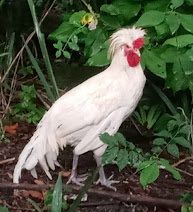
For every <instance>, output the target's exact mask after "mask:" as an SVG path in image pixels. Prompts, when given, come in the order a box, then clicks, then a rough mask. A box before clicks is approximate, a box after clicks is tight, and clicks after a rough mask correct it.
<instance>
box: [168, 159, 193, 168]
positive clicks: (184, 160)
mask: <svg viewBox="0 0 193 212" xmlns="http://www.w3.org/2000/svg"><path fill="white" fill-rule="evenodd" d="M187 160H193V156H189V157H186V158H184V159H182V160H179V161H178V162H176V163H174V164H173V165H172V166H174V167H177V166H179V165H180V164H182V163H184V162H186V161H187Z"/></svg>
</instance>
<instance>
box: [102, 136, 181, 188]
mask: <svg viewBox="0 0 193 212" xmlns="http://www.w3.org/2000/svg"><path fill="white" fill-rule="evenodd" d="M100 139H101V140H102V141H103V142H104V143H105V144H107V145H108V146H107V149H106V151H105V153H104V154H103V158H102V161H103V165H104V164H117V166H118V168H119V171H121V170H122V169H123V168H125V167H126V166H127V165H130V166H132V167H135V168H137V172H139V173H140V183H141V185H142V186H143V187H144V188H145V187H146V186H147V185H148V184H150V183H152V182H154V181H155V180H156V179H157V178H158V177H159V175H160V169H165V170H166V171H168V172H170V173H171V174H172V175H173V177H174V178H175V179H176V180H180V179H181V176H180V174H179V172H178V171H177V170H176V169H175V168H174V167H172V166H171V165H170V164H169V161H168V160H165V159H163V158H158V157H154V156H150V154H148V153H146V154H144V153H143V151H142V150H141V149H139V148H137V147H136V146H135V145H134V144H133V143H131V142H128V141H127V140H126V139H125V138H124V136H123V135H122V134H121V133H116V134H115V135H114V136H110V135H109V134H108V133H104V134H102V135H101V136H100Z"/></svg>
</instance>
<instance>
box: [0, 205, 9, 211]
mask: <svg viewBox="0 0 193 212" xmlns="http://www.w3.org/2000/svg"><path fill="white" fill-rule="evenodd" d="M0 211H1V212H9V210H8V208H7V207H5V206H1V205H0Z"/></svg>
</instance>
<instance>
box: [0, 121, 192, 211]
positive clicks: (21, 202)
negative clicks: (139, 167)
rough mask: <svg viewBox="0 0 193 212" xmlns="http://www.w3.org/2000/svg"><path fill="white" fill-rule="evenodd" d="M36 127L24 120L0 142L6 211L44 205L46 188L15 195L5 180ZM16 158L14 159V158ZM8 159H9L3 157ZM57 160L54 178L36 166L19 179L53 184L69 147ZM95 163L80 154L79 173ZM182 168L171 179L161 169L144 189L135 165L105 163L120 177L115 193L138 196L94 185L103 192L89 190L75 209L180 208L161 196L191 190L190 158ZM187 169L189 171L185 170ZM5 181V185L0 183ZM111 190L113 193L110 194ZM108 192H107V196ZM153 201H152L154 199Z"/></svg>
mask: <svg viewBox="0 0 193 212" xmlns="http://www.w3.org/2000/svg"><path fill="white" fill-rule="evenodd" d="M34 130H35V127H34V126H32V125H29V124H26V123H21V124H19V127H18V129H17V133H16V134H15V135H7V136H8V138H9V140H10V142H9V143H0V184H1V188H0V205H5V206H7V207H8V208H9V211H18V212H19V211H36V210H35V209H34V207H33V206H32V204H31V203H29V201H28V200H27V199H29V198H30V199H32V200H34V201H35V202H37V203H40V204H41V205H43V198H44V195H45V193H46V192H45V190H44V191H43V192H42V191H33V190H26V191H24V190H23V191H22V192H20V193H19V194H17V195H14V192H13V189H9V188H7V187H6V185H7V184H8V183H11V182H12V174H13V170H14V166H15V164H16V162H17V158H18V156H19V154H20V153H21V151H22V149H23V147H24V146H25V144H26V143H27V142H28V141H29V138H30V137H31V135H32V133H33V131H34ZM14 158H15V159H14ZM7 159H10V160H8V161H6V160H7ZM59 162H60V163H61V165H62V166H63V167H64V169H63V170H61V168H57V169H56V170H55V171H52V172H51V174H52V176H53V180H52V181H50V180H49V179H48V178H47V177H46V175H45V174H44V173H43V171H42V170H41V169H40V168H38V180H34V179H33V178H32V177H31V175H30V174H29V173H28V172H27V171H23V172H22V179H21V183H25V184H44V185H47V184H54V183H55V182H56V179H57V176H58V173H59V172H60V171H62V173H63V182H64V183H65V182H66V181H67V179H68V176H69V174H70V169H71V163H72V151H71V149H70V148H67V149H65V150H64V151H62V152H61V153H60V156H59ZM95 167H96V164H95V162H94V160H93V157H92V153H88V154H85V155H83V156H81V158H80V162H79V170H78V171H79V173H86V172H87V171H89V170H92V169H94V168H95ZM178 168H180V169H181V170H182V172H183V173H181V174H182V176H183V179H182V180H181V181H179V182H178V181H176V180H174V179H173V178H172V177H171V176H170V174H168V173H167V172H164V171H162V172H161V176H160V177H159V179H158V180H157V181H156V182H155V183H153V184H151V185H150V186H149V187H148V188H147V189H145V190H144V189H143V188H142V187H141V185H140V184H139V176H138V174H136V173H135V171H136V170H135V169H131V168H126V169H124V170H123V171H122V172H121V173H119V172H118V169H117V168H116V166H107V167H105V171H106V174H107V176H110V175H112V174H113V179H115V180H119V181H120V183H119V184H116V188H117V192H116V194H117V195H119V194H120V195H125V196H127V195H128V196H132V195H134V196H135V197H138V200H139V201H138V200H137V201H136V202H133V203H129V202H124V201H120V200H118V199H116V198H112V196H113V194H114V192H112V191H111V190H108V189H107V188H104V187H102V186H98V185H97V186H96V185H93V186H92V189H93V190H94V191H99V193H100V192H101V191H105V192H106V194H107V195H106V196H103V195H102V196H100V194H98V193H97V192H96V194H95V193H94V192H91V193H89V192H88V196H87V200H86V201H85V202H82V203H81V205H80V207H79V209H78V211H83V212H88V211H89V212H90V211H91V212H92V211H101V212H102V211H109V212H110V211H112V212H116V211H121V212H122V211H123V212H124V211H133V212H134V211H158V212H161V211H169V212H172V211H180V208H179V207H177V206H176V208H175V207H168V206H167V204H166V205H165V206H164V200H165V201H168V200H171V201H172V200H174V203H175V201H179V196H180V195H182V194H183V193H185V192H193V161H191V160H187V161H185V162H184V163H182V164H180V165H179V166H178ZM187 170H188V173H187ZM3 185H4V187H3ZM111 194H112V196H111ZM108 195H109V196H108ZM146 198H152V201H151V204H149V202H147V203H144V204H141V200H143V199H146ZM160 199H161V201H162V206H157V205H159V204H158V203H159V201H160ZM154 201H155V202H154Z"/></svg>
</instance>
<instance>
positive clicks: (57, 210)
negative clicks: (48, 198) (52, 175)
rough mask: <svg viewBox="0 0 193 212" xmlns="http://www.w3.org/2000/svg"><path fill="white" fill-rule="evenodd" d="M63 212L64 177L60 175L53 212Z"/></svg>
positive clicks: (56, 185) (54, 193)
mask: <svg viewBox="0 0 193 212" xmlns="http://www.w3.org/2000/svg"><path fill="white" fill-rule="evenodd" d="M61 211H62V177H61V175H60V174H59V176H58V179H57V182H56V184H55V186H54V191H53V197H52V206H51V212H61Z"/></svg>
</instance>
